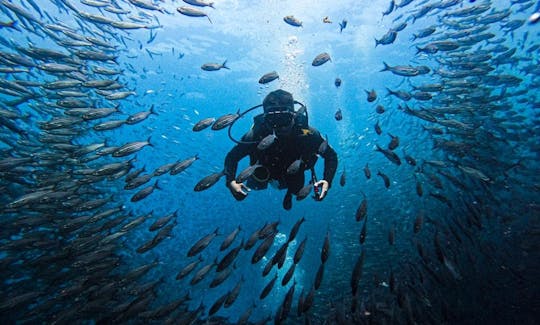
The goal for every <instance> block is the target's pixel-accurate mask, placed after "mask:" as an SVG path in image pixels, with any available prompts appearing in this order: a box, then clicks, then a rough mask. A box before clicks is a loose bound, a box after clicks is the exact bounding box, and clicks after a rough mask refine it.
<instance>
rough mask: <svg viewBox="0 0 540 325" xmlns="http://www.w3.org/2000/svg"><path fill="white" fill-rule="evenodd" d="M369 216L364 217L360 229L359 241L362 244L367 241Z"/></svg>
mask: <svg viewBox="0 0 540 325" xmlns="http://www.w3.org/2000/svg"><path fill="white" fill-rule="evenodd" d="M367 219H368V218H367V217H366V218H365V219H364V224H362V230H360V236H359V242H360V245H362V244H364V242H365V241H366V235H367Z"/></svg>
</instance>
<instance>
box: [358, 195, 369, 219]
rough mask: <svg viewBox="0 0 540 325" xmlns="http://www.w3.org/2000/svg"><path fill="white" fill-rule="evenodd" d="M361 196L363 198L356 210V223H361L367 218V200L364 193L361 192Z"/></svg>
mask: <svg viewBox="0 0 540 325" xmlns="http://www.w3.org/2000/svg"><path fill="white" fill-rule="evenodd" d="M362 195H363V196H364V198H363V199H362V202H360V205H359V206H358V208H357V209H356V221H361V220H362V219H364V218H365V217H366V216H367V198H366V194H364V192H362Z"/></svg>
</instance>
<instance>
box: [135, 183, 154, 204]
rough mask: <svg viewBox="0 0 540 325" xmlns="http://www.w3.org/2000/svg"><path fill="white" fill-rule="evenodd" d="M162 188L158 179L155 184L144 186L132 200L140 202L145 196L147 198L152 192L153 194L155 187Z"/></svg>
mask: <svg viewBox="0 0 540 325" xmlns="http://www.w3.org/2000/svg"><path fill="white" fill-rule="evenodd" d="M156 188H157V189H161V187H159V186H158V181H157V180H156V182H155V183H154V185H151V186H148V187H145V188H143V189H142V190H140V191H139V192H137V193H135V194H134V195H133V196H132V197H131V202H138V201H140V200H142V199H144V198H146V197H147V196H149V195H150V194H152V192H154V189H156Z"/></svg>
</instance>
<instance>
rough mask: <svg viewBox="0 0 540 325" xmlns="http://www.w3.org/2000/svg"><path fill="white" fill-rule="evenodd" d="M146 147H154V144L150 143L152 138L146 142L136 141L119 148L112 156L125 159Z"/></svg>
mask: <svg viewBox="0 0 540 325" xmlns="http://www.w3.org/2000/svg"><path fill="white" fill-rule="evenodd" d="M146 146H153V145H152V143H150V137H148V139H147V140H146V141H135V142H130V143H126V144H125V145H123V146H121V147H120V148H118V149H117V150H116V151H115V152H113V154H112V156H113V157H125V156H128V155H131V154H133V153H135V152H137V151H139V150H141V149H142V148H144V147H146Z"/></svg>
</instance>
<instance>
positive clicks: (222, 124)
mask: <svg viewBox="0 0 540 325" xmlns="http://www.w3.org/2000/svg"><path fill="white" fill-rule="evenodd" d="M239 116H240V110H239V111H238V112H236V113H235V114H225V115H223V116H221V117H219V118H218V119H217V120H216V121H215V122H214V124H212V130H214V131H217V130H221V129H224V128H226V127H227V126H229V125H230V124H231V123H233V122H234V121H236V119H237V118H238V117H239Z"/></svg>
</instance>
